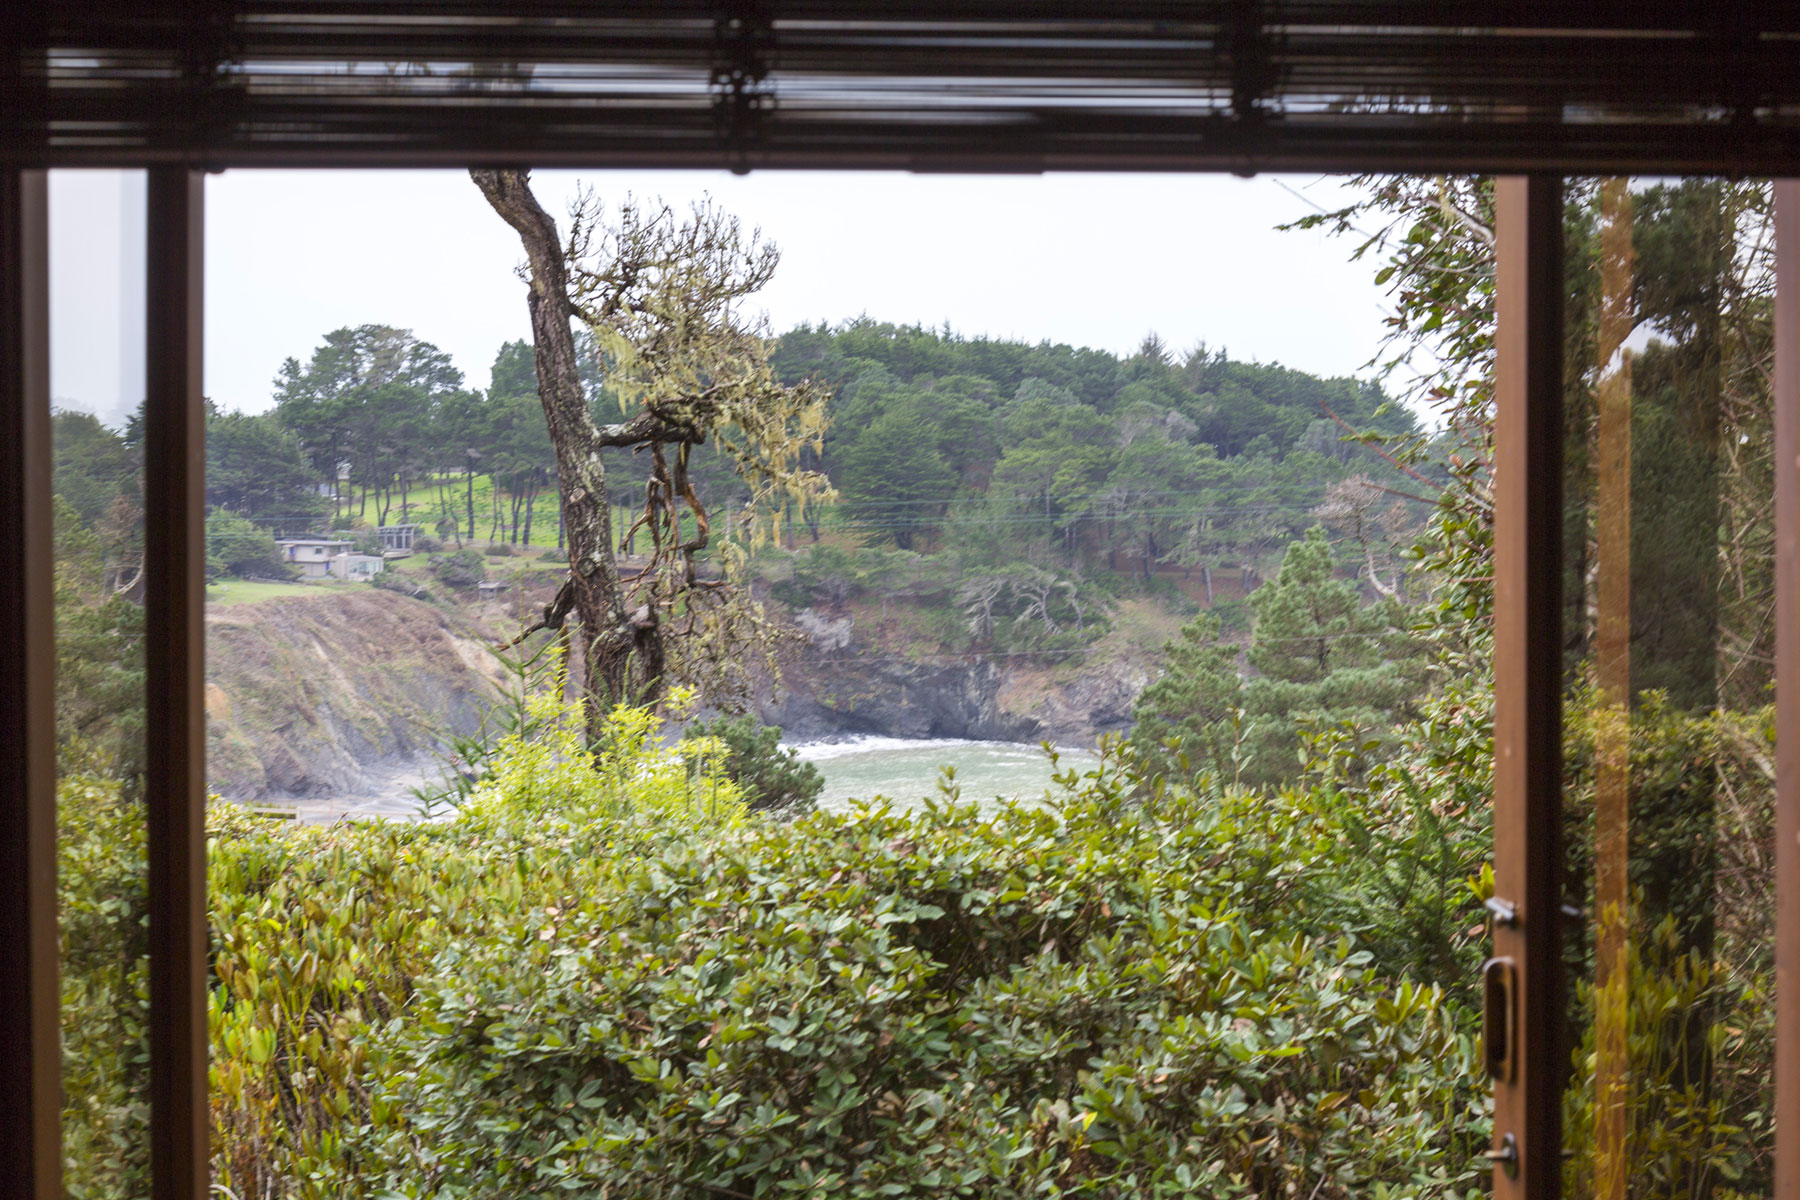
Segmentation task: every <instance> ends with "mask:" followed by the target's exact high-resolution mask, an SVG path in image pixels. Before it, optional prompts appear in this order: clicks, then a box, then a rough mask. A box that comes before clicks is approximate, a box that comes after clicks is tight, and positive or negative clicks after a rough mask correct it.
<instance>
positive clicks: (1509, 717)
mask: <svg viewBox="0 0 1800 1200" xmlns="http://www.w3.org/2000/svg"><path fill="white" fill-rule="evenodd" d="M595 165H603V164H601V163H598V162H597V163H596V164H595ZM203 190H204V178H203V176H202V175H201V174H200V173H198V172H197V171H195V170H193V169H191V168H189V167H187V166H166V165H165V166H156V167H152V168H150V177H149V185H148V196H149V204H148V218H147V233H148V246H147V276H148V280H147V288H148V292H147V301H148V304H147V330H146V331H147V337H148V343H147V347H146V380H147V400H148V403H147V412H146V433H145V477H144V494H145V554H146V598H147V599H146V607H145V618H146V633H147V637H146V640H147V644H148V655H147V664H146V667H147V673H148V684H147V738H148V746H147V750H148V760H147V777H146V784H147V793H146V795H147V804H148V831H149V840H148V848H149V856H150V881H149V882H150V909H151V916H150V935H151V1013H150V1055H151V1090H150V1104H151V1117H150V1127H151V1161H152V1196H153V1197H154V1198H155V1200H205V1197H206V1195H207V1190H208V1183H209V1180H208V1155H207V1120H208V1111H207V1096H206V1062H207V1050H208V1046H207V1026H206V983H207V981H206V971H207V961H206V944H207V913H206V904H205V883H206V880H205V872H206V855H205V841H204V838H205V834H204V815H205V813H204V801H205V741H204V732H205V713H204V708H203V688H204V670H203V654H204V641H205V636H204V635H205V630H204V594H205V593H204V579H203V570H204V562H205V553H204V540H203V525H202V520H203V508H204V478H203V473H204V465H205V459H204V414H203V412H202V405H201V336H202V320H203V307H202V296H201V281H202V275H203V271H202V266H203V263H202V252H203V244H204V207H203ZM46 196H47V191H46V181H45V177H44V172H43V171H42V170H19V169H10V168H9V169H7V170H6V171H5V172H4V173H0V1162H3V1163H4V1164H5V1165H4V1169H3V1170H0V1200H51V1198H52V1197H55V1196H58V1195H59V1194H60V1147H59V1145H58V1121H59V1116H60V1113H59V1110H60V1105H61V1088H60V1079H59V1075H58V1071H59V1062H58V1046H57V1042H58V1013H57V1008H56V1002H57V979H56V974H57V961H56V925H55V911H54V910H55V866H56V824H55V771H56V755H55V742H54V735H53V730H52V725H51V722H52V719H53V715H54V695H55V685H54V625H53V622H54V613H53V607H52V599H53V597H52V591H51V563H52V548H51V532H52V531H51V513H50V487H51V480H50V462H51V458H50V437H49V388H48V299H47V292H48V266H47V264H48V257H47V243H48V238H47V220H48V214H47V199H46ZM1777 230H1778V248H1777V261H1778V271H1777V275H1778V288H1777V309H1776V339H1775V340H1776V347H1777V362H1776V384H1775V397H1776V417H1777V420H1776V455H1777V465H1778V469H1777V471H1776V480H1777V483H1776V514H1777V543H1778V549H1777V563H1778V565H1777V607H1778V614H1777V649H1776V659H1777V678H1778V693H1777V694H1778V698H1779V702H1780V703H1779V710H1778V730H1779V734H1778V742H1779V746H1778V783H1777V795H1778V826H1777V828H1778V846H1777V876H1778V901H1777V913H1778V918H1777V930H1776V938H1777V987H1778V1007H1777V1020H1778V1037H1777V1045H1776V1094H1777V1099H1776V1122H1777V1128H1778V1129H1800V330H1797V329H1796V328H1795V327H1796V324H1797V323H1800V184H1795V183H1792V182H1786V181H1784V182H1781V183H1779V184H1778V185H1777ZM1561 239H1562V202H1561V180H1560V178H1559V177H1558V176H1556V175H1550V174H1545V175H1532V176H1515V177H1502V178H1500V179H1499V180H1497V182H1496V231H1495V240H1496V253H1497V259H1498V264H1497V265H1498V274H1497V280H1496V290H1497V297H1496V302H1497V311H1498V316H1497V329H1496V356H1497V362H1496V377H1495V387H1496V426H1495V493H1496V494H1495V571H1496V584H1495V698H1494V703H1495V783H1494V789H1495V791H1494V839H1495V855H1496V886H1497V889H1498V893H1499V897H1500V898H1501V899H1502V900H1507V901H1510V902H1511V909H1510V913H1511V915H1510V920H1508V919H1503V917H1504V916H1505V910H1504V908H1502V915H1501V917H1497V919H1496V928H1495V936H1494V943H1495V954H1496V957H1497V958H1501V959H1508V960H1510V961H1511V963H1512V965H1513V968H1514V970H1515V971H1516V977H1515V982H1516V987H1515V988H1514V989H1513V994H1514V996H1515V998H1516V1003H1517V1005H1518V1008H1517V1011H1516V1014H1515V1016H1516V1021H1515V1024H1514V1028H1515V1030H1516V1041H1515V1044H1514V1045H1513V1047H1512V1051H1513V1054H1514V1055H1515V1056H1516V1070H1514V1071H1512V1072H1511V1073H1510V1075H1509V1076H1508V1077H1507V1078H1506V1079H1505V1080H1504V1081H1502V1082H1500V1083H1499V1084H1497V1086H1496V1104H1495V1125H1496V1132H1495V1146H1494V1150H1495V1153H1496V1154H1499V1155H1502V1156H1505V1155H1509V1154H1510V1155H1511V1156H1512V1157H1511V1159H1510V1161H1508V1160H1507V1159H1506V1158H1505V1157H1502V1158H1501V1159H1499V1160H1497V1169H1496V1172H1495V1189H1494V1194H1495V1196H1496V1197H1497V1198H1498V1200H1554V1198H1555V1197H1557V1196H1558V1195H1559V1194H1560V1188H1561V1093H1562V1087H1563V1081H1564V1077H1565V1072H1566V1068H1567V1063H1568V1054H1567V1048H1566V1047H1565V1046H1563V1045H1562V1044H1561V1024H1562V1014H1563V1003H1564V995H1565V992H1564V983H1563V980H1562V978H1561V968H1560V941H1561V936H1560V935H1561V929H1560V925H1561V922H1562V919H1563V918H1562V915H1561V910H1560V905H1561V894H1560V888H1561V880H1560V875H1561V871H1562V846H1561V795H1560V790H1561V749H1562V748H1561V728H1560V712H1561V669H1560V655H1561V637H1560V633H1561V630H1560V619H1561V618H1560V598H1559V588H1560V573H1561V549H1562V547H1561V516H1562V514H1561V503H1562V500H1561V486H1562V480H1561V474H1562V466H1561V452H1562V450H1561V437H1562V434H1561V423H1562V422H1561V405H1562V378H1563V367H1562V360H1561V354H1562V349H1561V347H1562V295H1563V280H1562V270H1563V261H1562V249H1561V245H1562V242H1561ZM1509 1135H1510V1138H1511V1141H1510V1142H1508V1140H1507V1139H1508V1137H1509ZM1776 1171H1777V1173H1776V1180H1777V1182H1776V1195H1777V1196H1778V1197H1781V1198H1782V1200H1792V1198H1796V1197H1800V1136H1790V1137H1787V1138H1785V1139H1783V1138H1778V1139H1777V1169H1776Z"/></svg>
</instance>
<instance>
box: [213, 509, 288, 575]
mask: <svg viewBox="0 0 1800 1200" xmlns="http://www.w3.org/2000/svg"><path fill="white" fill-rule="evenodd" d="M221 575H237V576H246V575H256V576H262V577H264V578H269V579H291V578H294V577H296V576H298V575H299V572H298V571H296V570H295V569H294V568H293V567H292V566H291V565H290V564H289V563H288V562H287V560H286V559H285V558H283V557H282V553H281V547H279V546H277V545H276V544H275V537H274V535H273V534H271V533H270V532H269V531H268V530H267V529H264V528H263V527H262V526H260V525H256V524H254V523H252V522H250V521H248V520H246V519H245V518H243V517H240V516H238V515H237V514H236V513H232V512H226V511H224V510H223V509H215V510H214V511H213V512H211V513H208V514H207V517H206V576H207V578H208V579H217V578H218V577H219V576H221Z"/></svg>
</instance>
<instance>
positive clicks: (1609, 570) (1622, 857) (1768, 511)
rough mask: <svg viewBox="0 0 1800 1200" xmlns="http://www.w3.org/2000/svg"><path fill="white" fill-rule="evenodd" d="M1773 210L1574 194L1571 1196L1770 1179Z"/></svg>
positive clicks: (1610, 193) (1757, 199) (1626, 188)
mask: <svg viewBox="0 0 1800 1200" xmlns="http://www.w3.org/2000/svg"><path fill="white" fill-rule="evenodd" d="M1769 201H1770V193H1769V187H1768V185H1767V183H1766V182H1760V181H1740V182H1728V181H1723V180H1716V179H1691V180H1654V179H1621V178H1608V179H1586V180H1574V181H1571V184H1570V188H1569V193H1568V219H1567V226H1566V232H1567V238H1568V263H1569V310H1568V341H1567V346H1568V353H1569V357H1568V363H1567V380H1568V386H1567V413H1568V426H1567V443H1566V448H1567V462H1568V479H1567V491H1566V497H1567V507H1566V519H1565V525H1564V529H1565V535H1566V541H1565V560H1566V570H1565V577H1564V588H1565V602H1566V606H1567V607H1566V610H1565V618H1564V622H1565V634H1566V639H1567V640H1566V647H1567V656H1566V667H1567V671H1566V683H1567V692H1566V705H1565V732H1564V739H1565V741H1564V761H1565V772H1566V786H1567V794H1566V819H1567V821H1568V876H1567V878H1568V895H1567V903H1568V906H1569V909H1570V911H1571V912H1577V911H1578V912H1579V913H1580V914H1581V915H1580V917H1579V919H1571V921H1570V924H1569V926H1568V932H1569V934H1570V935H1571V936H1570V937H1569V938H1568V940H1567V953H1568V965H1569V977H1570V982H1571V996H1570V1004H1571V1007H1570V1045H1571V1048H1572V1056H1573V1058H1572V1063H1573V1068H1574V1070H1573V1073H1572V1076H1571V1082H1570V1086H1569V1091H1568V1095H1567V1101H1566V1116H1567V1125H1566V1138H1567V1146H1568V1151H1569V1153H1568V1158H1567V1166H1566V1191H1567V1194H1569V1195H1571V1196H1595V1197H1599V1198H1601V1200H1611V1198H1618V1200H1623V1198H1625V1197H1633V1198H1637V1197H1645V1198H1648V1197H1675V1196H1684V1197H1687V1196H1738V1195H1752V1196H1757V1195H1760V1196H1767V1195H1769V1194H1770V1188H1771V1186H1772V1185H1771V1177H1770V1172H1771V1166H1772V1164H1771V1155H1772V1152H1773V1145H1774V1142H1773V1131H1772V1128H1771V1124H1770V1119H1771V1113H1770V1107H1771V1103H1772V1094H1771V1090H1770V1089H1771V1081H1770V1072H1771V1065H1772V1035H1773V1029H1772V1020H1773V1003H1772V964H1771V960H1770V954H1771V950H1772V940H1771V935H1772V907H1773V900H1774V887H1773V873H1772V853H1771V850H1772V816H1773V785H1774V776H1773V771H1774V766H1773V764H1774V747H1773V721H1772V715H1773V712H1772V708H1771V705H1772V704H1773V700H1774V696H1773V690H1772V658H1773V644H1774V623H1773V613H1774V609H1773V600H1774V576H1773V565H1774V564H1773V546H1774V539H1773V525H1772V521H1773V513H1772V504H1771V501H1772V496H1773V493H1772V486H1773V485H1772V475H1771V451H1772V446H1773V437H1772V432H1771V426H1770V374H1771V369H1772V351H1771V343H1770V336H1769V319H1770V309H1771V305H1772V300H1773V277H1772V271H1771V266H1772V262H1771V257H1770V251H1771V248H1772V246H1771V230H1770V222H1769Z"/></svg>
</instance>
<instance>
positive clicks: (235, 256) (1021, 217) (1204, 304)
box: [51, 171, 1385, 421]
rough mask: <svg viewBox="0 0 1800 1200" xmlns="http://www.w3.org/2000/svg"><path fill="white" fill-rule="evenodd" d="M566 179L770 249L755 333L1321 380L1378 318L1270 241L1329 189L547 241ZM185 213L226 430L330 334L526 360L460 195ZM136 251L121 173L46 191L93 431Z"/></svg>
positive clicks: (1312, 255) (819, 185)
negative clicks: (574, 215)
mask: <svg viewBox="0 0 1800 1200" xmlns="http://www.w3.org/2000/svg"><path fill="white" fill-rule="evenodd" d="M577 179H579V180H580V181H581V182H584V183H588V184H591V185H593V186H594V187H595V188H596V189H597V190H598V191H599V193H600V194H601V196H602V197H604V198H609V199H617V198H620V197H622V196H623V195H624V194H625V193H626V192H631V193H633V194H635V195H637V196H640V197H650V196H662V197H664V198H666V199H668V200H670V201H671V202H674V203H676V204H679V205H685V204H687V203H688V202H689V201H690V200H692V199H694V198H698V197H699V196H701V195H702V194H704V193H710V194H711V195H712V196H713V198H714V199H715V200H716V201H717V202H718V203H719V204H720V205H721V206H723V207H724V208H726V209H727V210H729V211H731V212H734V213H736V214H737V215H738V216H740V217H741V218H742V219H743V221H744V223H745V225H746V226H756V227H760V228H761V230H762V232H763V234H764V235H765V236H766V237H768V238H770V239H772V240H774V241H775V242H776V243H777V244H778V245H779V246H780V248H781V250H782V261H781V266H780V268H779V269H778V270H777V272H776V274H775V279H774V281H773V282H772V283H771V284H770V286H769V287H768V288H767V289H766V290H765V291H764V293H763V295H762V301H763V303H764V306H765V308H766V311H767V314H768V316H769V319H770V321H771V323H772V325H773V327H774V328H775V329H776V330H777V331H780V330H783V329H786V328H789V327H791V326H793V325H795V324H797V323H799V322H801V321H818V320H830V321H840V320H843V319H845V318H848V317H854V316H857V315H859V314H864V313H866V314H867V315H869V316H870V317H873V318H875V319H878V320H884V321H894V322H905V323H914V322H917V323H922V324H925V325H927V326H930V327H934V328H935V327H938V326H941V325H942V324H944V323H945V322H949V324H950V325H951V326H952V327H953V328H954V329H956V330H957V331H958V332H960V333H965V334H971V335H973V334H989V335H992V336H996V337H1017V338H1022V339H1025V340H1028V341H1032V342H1036V341H1041V340H1044V339H1049V340H1051V341H1058V342H1069V343H1071V344H1074V345H1078V346H1083V345H1085V346H1097V347H1101V348H1104V349H1108V350H1113V351H1128V350H1130V349H1132V348H1133V347H1135V346H1136V345H1137V344H1138V342H1139V341H1140V340H1141V339H1142V337H1143V336H1144V334H1146V333H1147V332H1150V331H1155V332H1157V333H1158V334H1160V335H1161V336H1162V337H1163V339H1164V340H1165V341H1166V342H1168V343H1169V344H1170V345H1171V346H1172V347H1174V348H1176V349H1185V348H1187V347H1189V346H1191V345H1193V344H1194V343H1196V342H1199V341H1205V342H1206V343H1208V344H1209V345H1211V346H1214V347H1221V346H1222V347H1224V348H1225V349H1227V350H1229V351H1230V353H1231V355H1232V356H1233V357H1234V358H1240V359H1256V360H1260V361H1263V362H1270V361H1275V362H1282V363H1285V364H1287V365H1290V366H1294V367H1299V368H1302V369H1304V370H1308V371H1312V372H1315V373H1318V374H1323V375H1336V374H1352V373H1359V374H1360V373H1362V368H1363V364H1364V363H1366V362H1367V361H1368V360H1369V358H1370V356H1371V355H1372V354H1373V353H1374V352H1375V349H1376V344H1377V341H1378V339H1379V337H1380V335H1381V322H1382V319H1383V317H1384V315H1385V306H1384V297H1383V295H1382V293H1381V291H1380V290H1379V289H1377V288H1376V287H1375V286H1374V284H1373V283H1372V281H1371V279H1370V276H1371V273H1372V269H1373V268H1372V264H1370V263H1367V262H1365V263H1355V264H1353V263H1349V262H1347V261H1346V256H1347V254H1348V251H1349V249H1350V243H1349V242H1348V241H1347V240H1343V239H1336V240H1334V239H1331V238H1327V237H1325V236H1324V235H1323V234H1314V233H1298V232H1294V233H1281V232H1277V231H1276V230H1275V228H1274V226H1275V225H1276V224H1278V223H1280V222H1283V221H1288V220H1292V219H1293V218H1295V217H1298V216H1300V215H1302V214H1304V213H1306V212H1308V211H1311V209H1310V206H1309V205H1308V204H1307V203H1306V201H1305V200H1302V199H1301V198H1299V197H1297V196H1296V195H1295V194H1294V191H1298V192H1301V193H1303V194H1304V195H1305V196H1306V197H1308V198H1310V199H1312V200H1313V201H1314V202H1316V203H1317V204H1319V205H1321V206H1324V207H1328V208H1329V207H1336V206H1337V205H1338V204H1339V203H1341V202H1342V200H1343V198H1344V197H1345V194H1346V193H1345V192H1344V190H1343V189H1342V188H1341V186H1340V185H1339V184H1338V183H1337V182H1336V181H1335V180H1330V179H1320V178H1317V177H1311V176H1306V177H1285V178H1282V179H1277V178H1274V177H1269V176H1263V177H1259V178H1254V179H1247V180H1246V179H1237V178H1233V177H1229V176H1217V175H1211V176H1177V175H1144V176H1131V175H1047V176H1036V177H1032V176H945V175H903V174H885V173H884V174H821V173H801V174H796V173H781V172H773V171H770V172H759V173H756V174H752V175H749V176H746V177H734V176H731V175H728V174H725V173H722V172H720V173H713V172H679V173H678V172H583V173H581V174H580V175H577V174H576V173H573V172H562V171H546V172H539V173H537V174H535V175H534V180H535V184H536V188H537V191H538V194H539V197H540V199H542V200H543V201H544V203H545V206H546V207H547V208H549V209H550V211H551V212H552V213H553V214H556V215H557V216H558V217H559V219H560V218H562V217H563V215H564V214H565V213H566V211H567V207H568V201H569V199H570V197H571V196H572V195H573V194H574V190H575V185H576V182H577ZM1289 189H1293V191H1290V190H1289ZM206 203H207V247H206V255H207V269H206V304H207V309H206V380H205V383H206V389H207V393H208V394H209V395H210V396H211V397H212V398H213V399H214V400H216V401H217V402H219V403H220V404H221V405H223V406H225V407H228V408H243V409H248V410H259V409H262V408H265V407H267V406H268V404H269V403H270V392H271V381H272V380H273V378H274V376H275V373H276V370H277V369H278V368H279V367H280V365H281V362H282V360H283V359H284V358H287V357H288V356H290V355H291V356H293V357H295V358H298V359H300V360H302V361H305V359H306V358H307V357H308V356H309V355H310V354H311V352H312V349H313V347H314V346H316V345H317V344H318V342H319V339H320V337H321V335H323V334H324V333H325V332H326V331H328V330H331V329H335V328H338V327H339V326H343V325H359V324H364V323H381V324H387V325H394V326H398V327H401V328H405V329H411V330H412V331H413V332H414V333H415V334H416V335H417V336H418V337H420V338H423V339H425V340H426V341H430V342H434V343H436V344H437V345H438V346H440V347H442V348H443V349H444V350H446V351H448V352H449V353H450V355H451V356H452V358H453V359H454V360H455V361H456V364H457V365H458V366H459V367H461V368H462V370H463V371H464V373H465V374H466V375H467V377H468V380H469V383H470V384H471V385H473V386H477V387H481V386H485V385H486V383H487V378H488V368H489V366H490V364H491V363H492V361H493V358H494V353H495V351H496V350H497V349H498V347H499V345H500V343H501V342H503V341H506V340H508V339H512V338H520V337H528V336H529V333H530V330H529V325H528V322H527V318H526V312H525V298H524V287H523V284H521V283H520V282H519V280H518V279H517V278H516V277H515V275H514V274H513V271H514V267H515V266H516V265H517V264H518V262H519V261H520V260H521V258H522V254H521V251H520V248H519V243H518V240H517V238H516V237H515V235H514V234H513V232H512V231H511V230H510V229H509V228H507V227H506V226H505V225H504V224H502V223H501V221H500V219H499V218H498V217H497V216H496V215H495V214H494V213H493V212H492V210H490V209H489V208H488V207H487V205H486V202H485V201H484V200H483V199H482V198H481V195H480V193H478V192H477V191H476V190H475V187H474V185H473V184H472V183H470V182H469V179H468V176H467V175H466V174H464V173H462V172H449V171H363V172H326V171H231V172H227V173H225V174H223V175H214V176H211V177H209V178H208V181H207V195H206ZM142 228H143V192H142V176H141V175H133V174H127V173H122V172H100V171H92V172H76V171H57V172H52V174H51V275H52V297H51V299H52V343H53V344H52V354H51V359H52V362H51V388H52V392H53V394H54V395H55V396H56V397H57V400H58V402H59V403H61V404H64V405H65V406H67V407H72V408H82V409H86V410H88V411H93V412H98V413H100V414H101V415H102V416H103V417H105V418H107V419H108V420H113V421H116V420H117V419H118V417H119V415H120V414H121V413H123V412H125V411H128V410H129V409H130V408H131V407H132V406H133V405H134V404H135V403H136V400H137V398H138V395H139V394H141V388H142V368H141V362H140V361H139V359H140V356H141V346H142V334H141V329H142V321H143V302H142V299H141V297H142V294H143V238H142V232H141V231H142Z"/></svg>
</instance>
